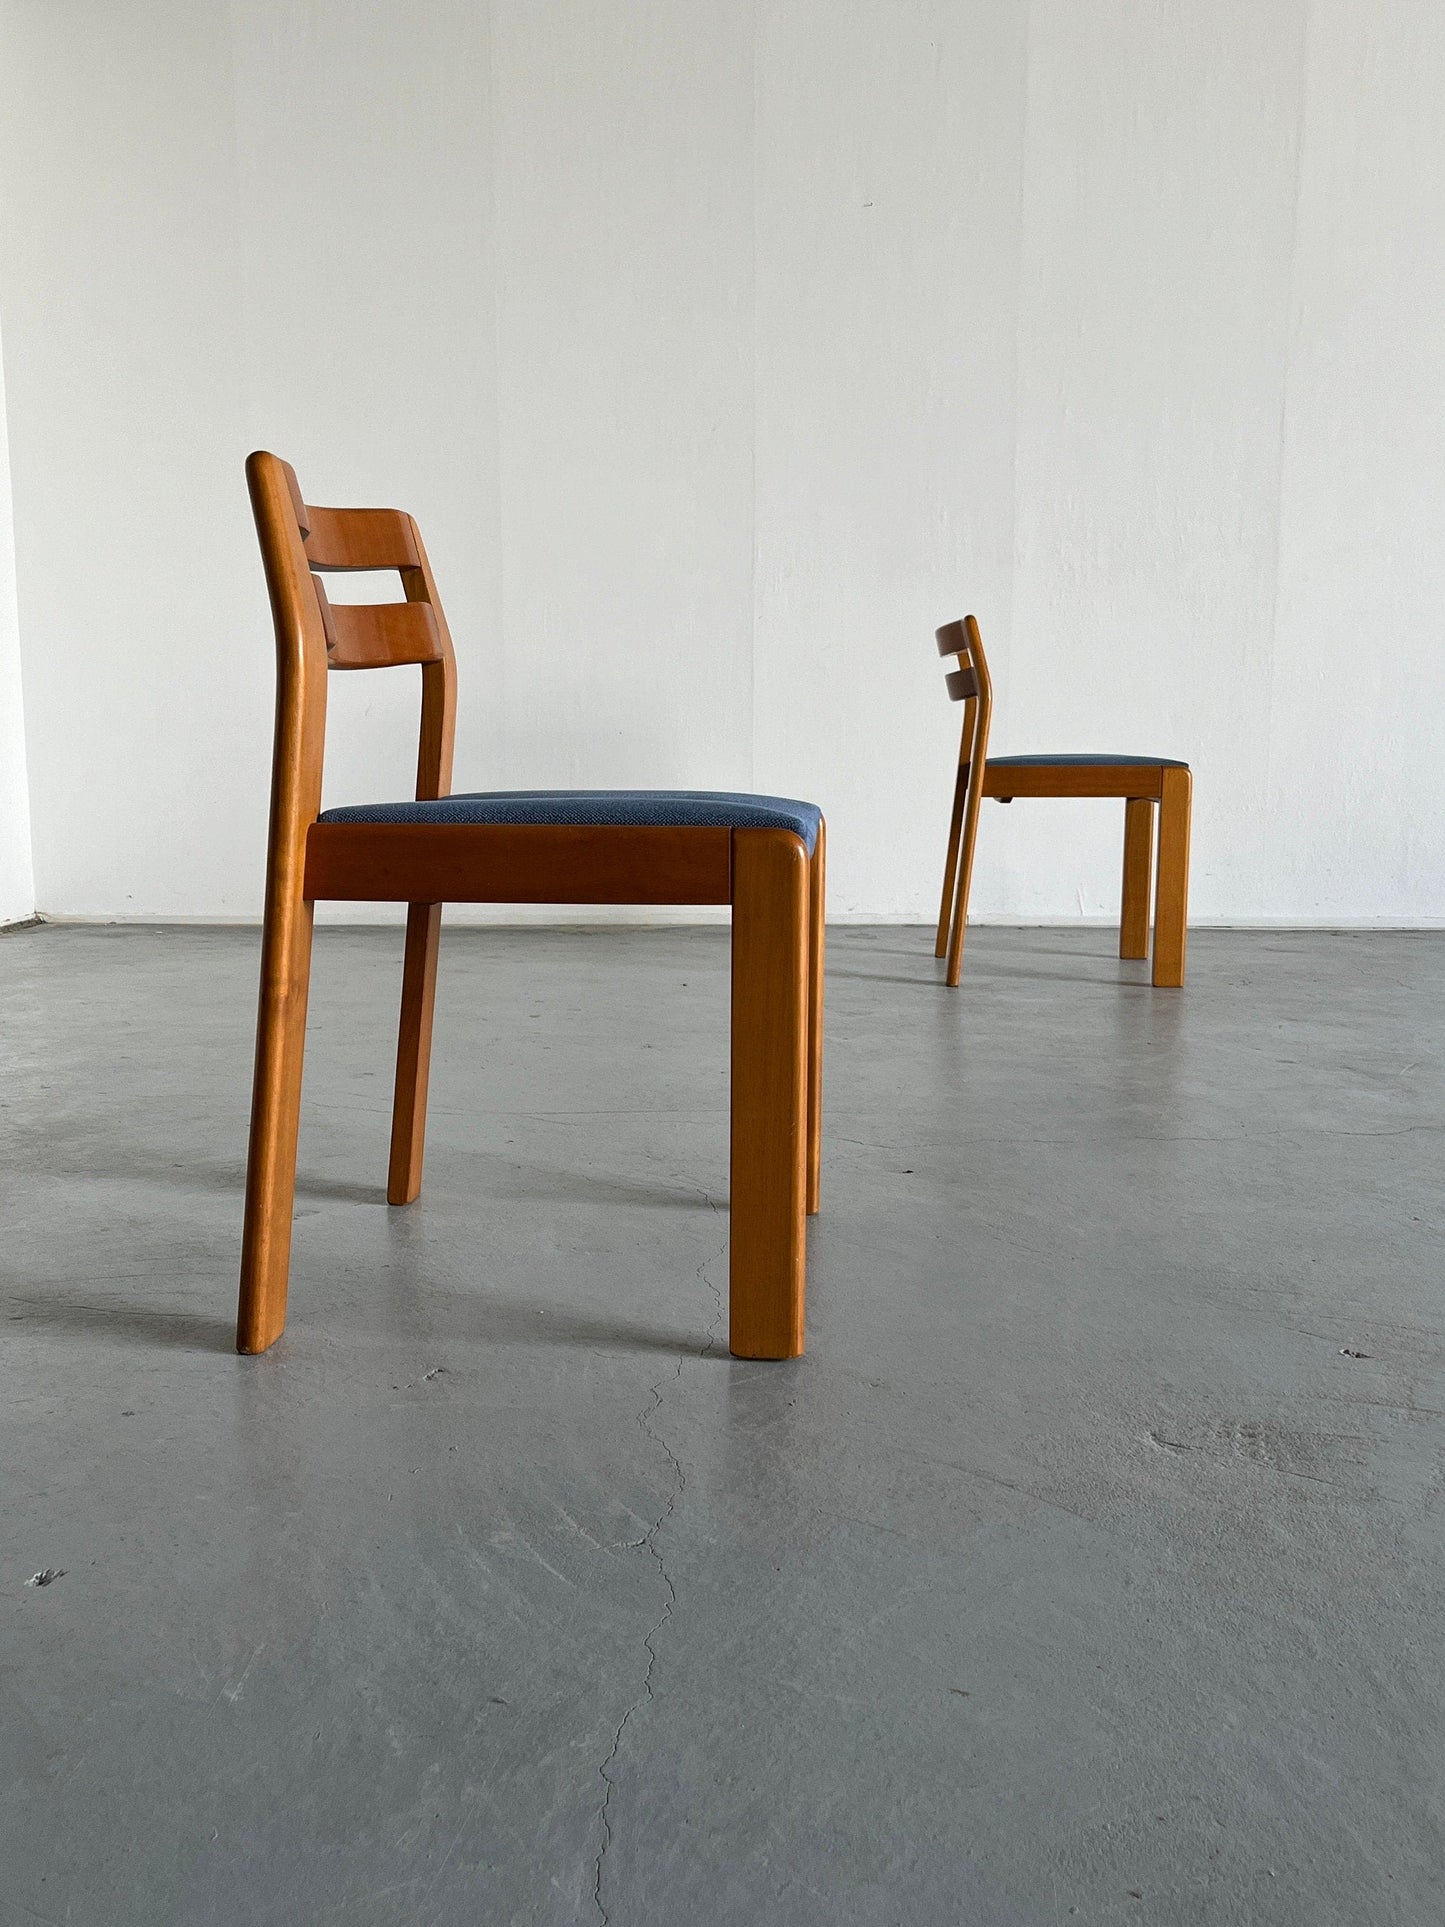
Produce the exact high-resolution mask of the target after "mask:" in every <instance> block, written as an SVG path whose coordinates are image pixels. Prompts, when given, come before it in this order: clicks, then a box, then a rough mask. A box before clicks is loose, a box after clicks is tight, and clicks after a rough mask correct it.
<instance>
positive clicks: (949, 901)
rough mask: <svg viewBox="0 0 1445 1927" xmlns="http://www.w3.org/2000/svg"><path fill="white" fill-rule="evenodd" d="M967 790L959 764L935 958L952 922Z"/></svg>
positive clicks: (942, 948) (944, 947)
mask: <svg viewBox="0 0 1445 1927" xmlns="http://www.w3.org/2000/svg"><path fill="white" fill-rule="evenodd" d="M967 788H968V766H967V764H966V763H960V764H959V766H958V774H957V776H956V777H955V778H954V783H953V814H952V815H951V816H950V817H949V819H948V855H947V857H946V858H945V859H944V864H943V901H942V903H941V904H940V905H939V910H938V936H937V938H936V940H935V942H934V945H933V954H934V956H935V957H941V956H942V955H943V954H944V952H945V951H946V950H947V949H948V932H949V927H950V925H951V923H952V921H953V887H954V881H955V878H956V877H957V875H958V835H959V830H960V829H961V827H962V825H963V798H964V792H965V791H966V790H967Z"/></svg>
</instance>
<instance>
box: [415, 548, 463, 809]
mask: <svg viewBox="0 0 1445 1927" xmlns="http://www.w3.org/2000/svg"><path fill="white" fill-rule="evenodd" d="M407 521H408V522H410V523H411V533H412V540H413V541H414V542H415V543H416V552H417V558H418V560H417V566H416V567H415V568H414V569H403V570H402V572H401V580H402V586H403V588H404V589H405V590H406V599H407V601H408V602H424V603H426V604H427V606H428V607H429V608H430V610H431V612H432V617H433V620H434V621H435V623H436V630H437V644H438V650H439V653H438V656H437V658H436V660H435V661H432V662H424V663H423V664H422V666H421V736H420V740H419V742H418V744H417V755H416V799H417V801H418V802H419V803H422V802H429V801H432V800H433V799H435V798H436V797H438V796H450V794H451V788H452V749H453V746H454V744H455V742H456V733H457V659H456V654H455V652H454V651H453V649H452V636H451V631H450V629H448V627H447V619H446V616H445V614H444V613H443V611H442V603H441V597H440V596H439V595H438V594H437V589H436V583H435V582H434V581H433V580H432V572H431V564H430V563H429V562H428V561H427V554H426V545H425V544H424V543H423V541H422V539H421V530H420V529H419V528H418V527H417V525H416V523H415V521H414V520H413V519H412V517H411V516H408V517H407Z"/></svg>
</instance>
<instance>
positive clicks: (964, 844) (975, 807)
mask: <svg viewBox="0 0 1445 1927" xmlns="http://www.w3.org/2000/svg"><path fill="white" fill-rule="evenodd" d="M983 772H984V761H983V754H982V751H979V752H978V753H976V754H975V756H974V758H973V761H972V763H971V764H970V765H969V772H968V791H967V795H966V796H965V798H964V805H963V835H962V837H961V838H960V841H959V851H958V895H957V896H956V897H955V899H954V904H953V928H952V930H951V931H950V933H949V938H948V970H947V972H946V977H947V982H948V987H949V989H950V990H957V989H958V980H959V976H960V974H961V973H962V970H963V932H964V926H965V924H966V923H967V922H968V893H969V888H970V886H971V884H972V882H973V848H974V844H975V843H976V842H977V841H978V816H979V809H980V806H981V804H982V802H983Z"/></svg>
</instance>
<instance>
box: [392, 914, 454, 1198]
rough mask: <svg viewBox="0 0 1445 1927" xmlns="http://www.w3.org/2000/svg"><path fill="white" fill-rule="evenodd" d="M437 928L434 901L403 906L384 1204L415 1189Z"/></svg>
mask: <svg viewBox="0 0 1445 1927" xmlns="http://www.w3.org/2000/svg"><path fill="white" fill-rule="evenodd" d="M441 928H442V907H441V905H440V904H439V903H412V904H409V905H408V906H407V912H406V961H405V962H404V964H403V965H402V973H401V1027H400V1030H399V1031H398V1033H397V1040H396V1095H395V1098H394V1100H393V1102H392V1111H391V1164H390V1168H389V1170H388V1172H387V1179H386V1201H387V1203H388V1204H410V1203H411V1202H412V1200H413V1199H414V1198H416V1197H417V1196H418V1195H419V1194H420V1191H421V1168H422V1160H423V1158H424V1157H425V1155H426V1096H427V1082H428V1079H429V1077H430V1075H431V1032H432V1014H433V1012H434V1010H435V1008H436V987H437V950H438V948H439V945H440V941H441Z"/></svg>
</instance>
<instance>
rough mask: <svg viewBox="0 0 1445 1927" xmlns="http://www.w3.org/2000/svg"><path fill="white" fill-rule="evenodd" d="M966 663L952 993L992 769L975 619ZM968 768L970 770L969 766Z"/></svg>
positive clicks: (967, 626) (987, 692)
mask: <svg viewBox="0 0 1445 1927" xmlns="http://www.w3.org/2000/svg"><path fill="white" fill-rule="evenodd" d="M963 634H964V642H965V648H966V656H965V657H960V661H966V662H967V666H968V669H969V673H970V674H971V675H972V677H973V680H974V688H975V690H976V692H977V693H976V694H975V695H973V696H970V697H969V698H968V700H967V701H966V702H965V703H964V705H963V733H962V738H961V740H960V745H959V766H960V773H961V774H962V775H963V776H964V793H963V823H962V827H961V830H960V833H959V840H958V881H957V884H956V886H955V894H954V902H953V924H952V927H951V928H950V930H949V933H948V968H947V971H946V973H945V975H946V980H947V983H948V986H949V988H950V989H951V990H956V989H957V988H958V981H959V976H960V973H961V972H962V969H963V938H964V930H965V927H966V925H967V922H968V897H969V891H970V889H971V887H972V884H973V853H974V848H975V846H976V844H977V842H978V817H979V809H980V806H981V803H982V799H983V794H984V775H985V771H986V769H987V758H988V734H989V728H990V725H991V723H992V720H993V679H992V677H991V676H990V675H989V672H988V658H987V657H986V656H985V655H984V652H983V637H982V636H981V635H980V634H979V631H978V624H977V622H976V621H975V620H974V618H973V617H972V616H965V617H964V619H963ZM965 765H966V767H965Z"/></svg>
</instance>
